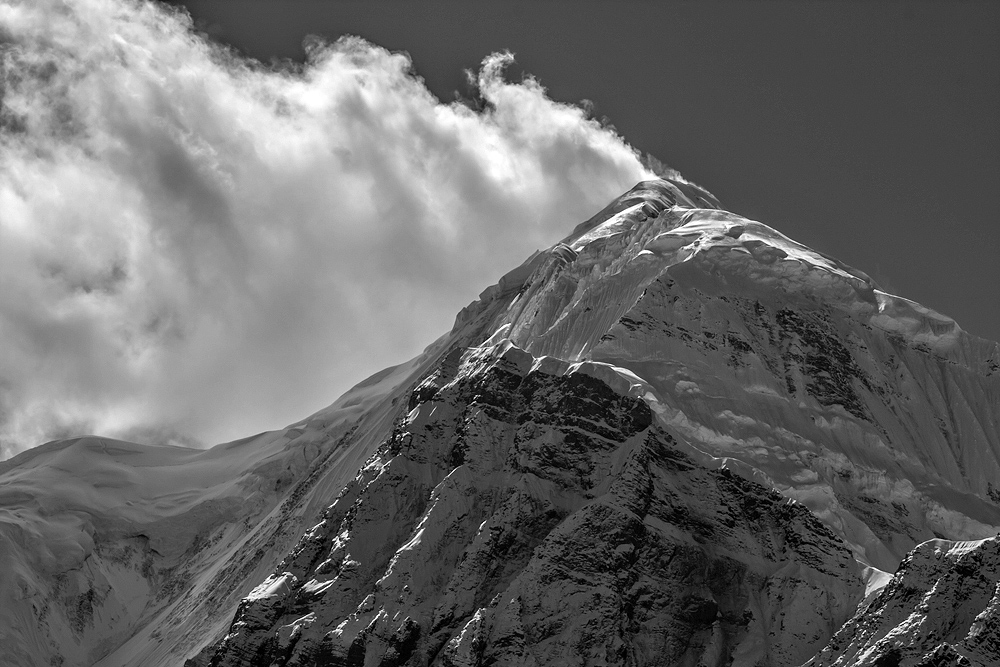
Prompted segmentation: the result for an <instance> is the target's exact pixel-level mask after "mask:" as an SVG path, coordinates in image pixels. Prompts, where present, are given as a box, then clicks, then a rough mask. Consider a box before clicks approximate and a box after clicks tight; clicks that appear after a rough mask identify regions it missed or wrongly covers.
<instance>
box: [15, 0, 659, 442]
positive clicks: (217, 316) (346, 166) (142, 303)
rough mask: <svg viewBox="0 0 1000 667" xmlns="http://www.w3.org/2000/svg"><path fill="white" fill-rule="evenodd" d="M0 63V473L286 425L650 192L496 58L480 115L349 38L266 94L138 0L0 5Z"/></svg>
mask: <svg viewBox="0 0 1000 667" xmlns="http://www.w3.org/2000/svg"><path fill="white" fill-rule="evenodd" d="M0 55H2V61H0V68H2V69H0V75H2V80H0V85H2V88H0V103H2V104H0V340H2V341H3V345H2V346H0V456H8V455H10V454H11V453H12V452H14V451H17V450H19V449H22V448H24V447H27V446H32V445H35V444H38V443H39V442H41V441H42V440H44V439H47V438H51V437H57V436H60V435H65V434H68V433H71V432H81V431H99V432H102V433H105V434H109V435H120V436H126V437H132V438H140V439H142V438H146V439H151V440H158V441H165V440H168V439H175V440H178V441H188V442H202V443H206V444H207V443H211V442H215V441H219V440H223V439H228V438H233V437H237V436H241V435H246V434H248V433H251V432H254V431H256V430H261V429H265V428H272V427H278V426H281V425H283V424H284V423H287V422H289V421H292V420H294V419H297V418H300V417H302V416H303V415H305V414H307V413H308V412H309V411H311V410H313V409H316V408H319V407H321V406H322V405H324V404H325V403H328V402H330V401H331V400H332V399H333V398H335V397H336V395H338V394H339V393H340V392H341V391H343V390H344V389H346V388H347V386H349V385H350V384H352V383H353V382H355V381H357V380H359V379H360V378H361V377H363V376H364V375H365V374H367V373H369V372H372V371H375V370H377V369H379V368H382V367H384V366H385V365H386V363H389V362H392V361H394V360H400V359H404V358H407V357H409V356H412V355H413V354H414V353H415V352H416V351H417V350H418V348H420V347H422V346H423V345H425V344H427V343H428V342H430V341H431V340H432V339H433V338H434V337H435V336H436V335H438V334H439V333H440V332H442V331H443V330H444V329H446V328H447V327H448V326H450V323H451V317H452V315H453V313H454V312H456V311H457V310H458V309H459V308H460V307H461V306H462V305H464V304H465V303H466V302H468V301H469V300H470V299H472V298H474V297H475V294H476V293H477V292H478V291H479V289H480V288H481V287H483V286H485V285H488V284H490V283H491V282H493V281H494V280H495V279H496V277H497V276H498V275H499V274H500V273H502V272H503V271H504V270H505V269H506V268H507V267H509V266H511V265H514V264H516V263H517V262H519V261H520V260H521V259H522V258H523V257H524V256H525V255H526V254H528V253H530V252H531V250H533V249H535V248H537V247H541V246H544V245H547V244H549V243H551V242H552V241H554V240H555V238H556V237H558V236H560V235H561V233H562V232H564V231H565V230H566V229H567V228H569V227H571V226H572V225H573V224H575V223H576V222H577V221H579V220H580V219H583V218H586V217H588V216H589V215H590V214H592V213H593V212H594V211H595V210H597V209H599V208H600V207H601V206H602V205H603V204H604V203H605V202H606V201H607V200H608V199H610V198H611V197H613V196H614V195H615V194H617V193H618V192H620V191H621V190H623V189H625V188H626V187H628V186H630V185H632V184H633V183H634V182H635V181H637V180H639V179H641V178H643V177H645V176H647V175H648V172H646V171H645V170H644V168H643V167H642V166H641V164H640V162H639V160H638V159H637V158H636V154H635V152H634V151H633V150H632V149H631V148H630V147H628V146H627V145H625V144H624V143H623V142H622V140H621V139H620V138H619V137H617V136H616V135H614V134H613V133H612V132H610V131H608V130H607V129H605V128H602V127H601V126H600V125H599V124H598V123H596V122H594V121H592V120H588V119H587V117H586V115H585V113H584V112H583V111H581V110H580V109H578V108H576V107H573V106H567V105H564V104H559V103H556V102H553V101H552V100H550V99H548V98H547V97H546V94H545V91H544V89H543V88H542V87H541V86H540V85H539V84H537V83H536V82H534V81H531V80H528V81H524V82H521V83H510V82H507V81H505V80H504V79H503V76H502V71H503V66H504V64H505V63H506V62H507V60H508V59H509V56H506V55H493V56H491V57H489V58H487V59H486V60H485V61H484V63H483V68H482V69H481V71H480V72H479V74H478V85H479V89H480V92H481V94H482V96H483V98H484V100H485V101H486V102H487V105H486V110H485V111H483V112H480V113H477V112H474V111H472V110H470V109H468V108H467V107H466V106H463V105H461V104H458V103H453V104H442V103H441V102H440V101H439V100H437V99H436V98H435V97H434V96H433V95H432V94H431V93H430V92H429V91H428V90H427V89H426V87H425V86H424V85H423V83H422V81H421V80H420V78H419V77H417V76H416V75H414V74H413V72H412V67H413V65H412V63H411V62H410V60H409V58H408V57H407V56H405V55H401V54H392V53H389V52H387V51H385V50H384V49H382V48H379V47H377V46H375V45H372V44H370V43H367V42H365V41H363V40H360V39H356V38H343V39H341V40H339V41H337V42H336V43H334V44H322V43H319V42H316V43H314V44H312V46H311V47H310V49H309V59H308V62H307V63H306V64H305V65H304V66H303V67H302V68H301V69H300V70H299V71H291V68H289V69H287V70H283V71H278V70H276V69H273V68H266V67H263V66H260V65H259V64H256V63H253V62H247V61H245V60H243V59H241V58H239V57H237V56H234V55H233V54H231V53H229V52H228V51H225V50H223V49H221V48H219V47H218V46H215V45H212V44H210V43H209V42H207V41H206V40H205V39H203V38H202V37H199V36H198V35H196V34H195V33H193V32H192V30H191V23H190V20H189V18H188V17H187V16H185V15H183V14H178V13H176V12H172V11H170V10H167V9H164V8H163V7H160V6H157V5H153V4H149V3H147V2H131V1H129V2H123V1H122V0H63V1H59V0H36V1H34V2H30V3H28V2H24V3H19V2H16V1H15V2H13V3H11V2H3V3H0Z"/></svg>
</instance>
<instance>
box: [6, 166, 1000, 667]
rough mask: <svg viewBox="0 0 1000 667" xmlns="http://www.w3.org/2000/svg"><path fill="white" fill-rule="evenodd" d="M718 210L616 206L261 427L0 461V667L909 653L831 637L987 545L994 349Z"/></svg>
mask: <svg viewBox="0 0 1000 667" xmlns="http://www.w3.org/2000/svg"><path fill="white" fill-rule="evenodd" d="M718 206H719V205H718V202H717V201H716V200H715V198H714V197H712V195H710V194H709V193H708V192H706V191H704V190H702V189H700V188H698V187H696V186H694V185H691V184H689V183H686V182H683V181H680V180H669V181H668V180H657V181H649V182H644V183H640V184H639V185H637V186H636V187H635V188H633V190H631V191H629V192H628V193H626V194H624V195H623V196H622V197H620V198H618V199H617V200H615V201H614V202H612V203H611V204H610V205H609V206H608V207H607V208H605V209H604V210H603V211H601V212H600V213H598V214H597V215H595V216H594V217H593V218H591V219H590V220H588V221H585V222H583V223H581V224H580V225H579V226H578V227H577V228H576V229H575V230H574V231H573V233H572V234H570V235H569V236H568V237H566V238H565V239H563V241H562V242H561V243H559V244H557V245H556V246H554V247H553V248H551V249H549V250H547V251H542V252H538V253H536V254H535V255H533V256H532V257H531V258H529V259H528V261H526V262H525V263H524V264H523V265H522V266H520V267H518V268H516V269H514V270H513V271H511V272H510V273H508V274H507V275H506V276H504V277H503V278H502V279H501V280H500V282H499V283H498V284H497V285H494V286H492V287H490V288H488V289H486V290H485V291H484V292H483V293H482V294H481V295H480V299H479V300H478V301H476V302H474V303H472V304H470V305H469V306H468V307H467V308H465V309H464V310H463V311H462V312H461V313H459V315H458V317H457V318H456V322H455V326H454V328H453V329H452V331H451V332H450V333H448V334H446V335H445V336H443V337H442V338H441V339H439V340H438V341H437V342H435V343H434V344H433V345H431V346H430V347H428V348H427V350H425V352H424V353H423V354H422V355H421V356H419V357H417V358H416V359H414V360H413V361H411V362H409V363H407V364H403V365H401V366H397V367H394V368H390V369H387V370H386V371H383V372H382V373H379V374H376V375H375V376H373V377H372V378H369V380H367V381H365V382H363V383H361V384H360V385H358V386H357V387H355V388H354V389H352V390H351V391H350V392H348V393H347V394H345V395H344V396H343V397H341V398H340V399H339V400H338V401H337V402H336V403H335V404H334V405H332V406H331V407H330V408H327V409H325V410H322V411H320V412H318V413H316V414H315V415H313V416H312V417H309V418H308V419H305V420H303V421H302V422H300V423H298V424H295V425H293V426H291V427H289V428H288V429H286V430H284V431H280V432H275V433H267V434H262V435H260V436H256V437H255V438H252V439H249V440H246V441H240V442H239V443H232V444H228V445H220V446H219V447H216V448H214V449H212V450H209V451H207V452H193V451H190V450H185V449H176V448H150V447H139V446H137V445H130V444H127V443H118V442H113V441H109V440H103V439H99V438H87V439H82V440H78V441H67V442H59V443H50V444H49V445H45V446H43V447H41V448H38V449H36V450H32V451H31V452H28V453H25V454H24V455H22V456H20V457H17V458H15V459H13V460H11V461H10V462H7V463H5V464H0V483H2V484H3V486H0V488H2V489H3V491H2V492H0V494H2V495H0V512H2V514H0V537H2V539H3V540H4V542H3V545H4V546H3V550H2V551H0V557H2V558H4V559H7V560H8V561H9V564H5V567H4V570H3V574H2V575H0V576H2V577H3V579H2V580H0V586H2V590H0V593H2V595H3V596H4V597H3V600H2V605H0V614H4V615H5V616H4V618H3V619H2V624H0V628H3V630H2V632H4V633H5V635H4V637H3V642H2V644H0V651H4V652H6V654H5V655H4V656H3V657H4V658H5V659H7V656H10V657H9V659H8V662H11V664H17V665H34V664H48V662H49V661H56V662H57V661H58V659H59V658H62V659H63V660H64V661H65V662H64V663H63V664H66V665H86V664H92V663H95V662H96V664H98V665H102V666H104V667H112V666H117V665H177V664H179V663H180V662H182V661H183V660H184V659H185V658H191V660H190V663H189V664H190V665H195V666H201V665H215V666H221V665H228V666H236V665H242V666H248V665H267V666H271V665H278V666H282V665H289V666H292V665H295V666H300V667H303V666H305V665H385V666H389V665H404V664H406V665H425V664H434V665H485V664H504V665H536V664H539V665H540V664H553V663H559V662H573V663H580V664H587V665H600V664H630V665H645V664H683V665H689V664H690V665H695V664H700V665H706V666H715V665H720V666H721V665H736V666H744V665H745V666H747V667H750V666H767V665H775V666H778V665H781V666H786V665H788V666H791V665H800V664H802V663H803V662H805V661H807V660H809V659H810V658H812V657H813V656H815V655H817V652H818V651H820V649H822V648H823V647H824V646H827V648H826V649H825V650H824V652H823V653H822V654H820V655H819V656H817V657H816V660H817V661H822V660H826V662H817V663H816V664H817V665H820V664H824V665H825V664H837V665H852V664H856V663H855V662H852V661H854V660H856V657H857V656H861V655H862V654H863V655H875V653H872V652H871V651H870V650H869V647H870V645H873V644H872V643H873V642H877V641H882V639H883V637H885V636H886V633H890V630H892V628H895V630H892V632H894V633H896V634H895V635H893V636H897V635H899V633H901V632H902V633H904V634H905V633H910V634H911V635H912V637H913V638H914V639H913V641H912V642H911V644H913V646H911V647H910V648H908V649H906V651H910V652H906V651H903V653H900V655H901V656H903V657H904V658H907V656H910V655H911V654H912V655H913V656H916V655H917V654H918V653H919V655H920V656H925V655H927V654H928V652H930V651H934V650H937V647H938V644H939V643H940V641H938V640H933V641H937V642H938V643H933V642H932V640H931V639H928V637H934V636H937V635H935V634H934V633H933V632H927V633H924V634H920V633H919V632H917V631H916V630H913V631H912V632H911V630H910V629H908V628H913V627H916V625H914V624H913V623H909V624H907V622H904V621H905V619H902V618H900V619H897V618H896V616H893V615H892V614H888V615H886V614H883V617H884V621H879V623H881V625H879V626H878V628H879V629H873V628H875V626H871V627H869V626H866V625H864V623H862V622H859V621H858V620H857V618H858V617H855V620H853V621H851V623H854V626H853V627H855V628H856V629H855V630H850V631H849V628H851V627H852V626H851V625H850V624H849V625H848V626H845V628H844V630H842V631H841V634H838V635H837V636H836V638H834V640H833V643H830V641H831V638H832V637H833V636H834V633H835V632H837V630H838V628H840V627H841V625H842V624H843V623H844V622H845V621H846V620H847V619H848V618H850V617H851V616H852V614H854V613H855V611H856V608H857V605H858V604H859V603H860V602H862V600H867V601H868V602H867V603H866V604H868V607H865V608H864V609H868V610H874V609H883V608H887V607H886V605H889V602H890V599H891V595H894V593H892V591H894V590H898V589H899V585H897V582H898V581H899V578H900V577H901V576H903V577H905V576H906V575H905V572H906V571H911V570H912V567H911V570H906V569H905V568H904V570H901V573H900V574H897V575H896V578H895V579H892V578H891V577H890V576H889V574H888V573H891V572H893V571H895V570H896V568H897V566H898V565H899V563H900V561H901V560H903V559H904V557H906V558H907V560H906V562H907V563H914V562H917V561H918V560H919V561H920V562H921V563H924V562H925V561H926V564H925V565H921V567H922V568H923V569H922V570H921V572H923V574H921V575H920V576H921V577H923V578H924V579H926V580H927V581H930V580H931V579H932V578H934V577H942V576H946V574H945V570H947V568H950V567H951V564H950V563H951V560H949V559H950V558H951V556H948V557H947V558H945V557H941V558H938V559H937V560H935V559H934V558H924V557H923V556H921V555H920V554H923V553H924V552H925V551H927V549H936V550H937V551H936V552H935V553H938V552H940V553H947V554H957V553H958V552H959V551H962V550H963V549H965V550H966V551H967V550H969V549H970V548H971V547H968V546H967V545H965V546H961V545H960V546H954V545H953V544H952V543H951V542H948V540H958V541H970V540H984V539H986V538H990V537H992V536H994V535H996V534H997V532H998V531H1000V506H998V503H1000V488H998V487H997V486H996V485H997V480H998V479H1000V431H998V428H1000V427H998V422H1000V349H998V346H997V345H996V344H995V343H990V342H987V341H983V340H980V339H977V338H974V337H972V336H969V335H967V334H965V333H964V332H963V331H962V330H961V329H960V328H959V327H958V326H957V325H956V324H955V323H954V322H953V321H951V320H950V319H948V318H946V317H944V316H942V315H939V314H937V313H934V312H932V311H930V310H928V309H926V308H923V307H921V306H919V305H917V304H915V303H913V302H910V301H907V300H906V299H902V298H900V297H897V296H893V295H890V294H887V293H885V292H883V291H881V290H879V289H878V288H877V286H876V285H874V284H873V282H872V281H871V280H870V279H869V278H868V277H867V276H866V275H865V274H864V273H861V272H860V271H857V270H855V269H852V268H851V267H848V266H845V265H843V264H842V263H840V262H838V261H836V260H834V259H832V258H829V257H826V256H824V255H822V254H820V253H817V252H815V251H813V250H810V249H809V248H806V247H804V246H802V245H800V244H798V243H796V242H794V241H792V240H791V239H788V238H787V237H785V236H783V235H782V234H780V233H778V232H776V231H775V230H773V229H771V228H769V227H767V226H765V225H763V224H760V223H757V222H754V221H751V220H747V219H745V218H741V217H739V216H737V215H735V214H732V213H729V212H726V211H723V210H720V209H719V208H718ZM323 508H326V509H325V511H322V510H323ZM321 511H322V514H321ZM317 521H318V523H317ZM309 526H311V528H310V527H309ZM303 533H304V535H303ZM300 536H301V537H300ZM296 540H297V541H296ZM927 540H935V541H933V542H929V543H928V542H927ZM920 543H926V544H924V546H922V547H920V548H919V549H918V550H917V551H916V552H913V555H910V556H909V557H907V556H906V554H907V552H909V551H910V550H911V549H913V548H914V547H915V546H916V545H918V544H920ZM928 544H930V545H935V546H931V547H928ZM977 544H988V542H986V543H977ZM976 548H977V549H979V548H980V547H976ZM963 553H964V552H963ZM956 557H957V556H956ZM921 559H923V560H921ZM908 567H910V566H908ZM935 568H938V569H940V568H944V570H941V571H940V572H938V569H935ZM952 569H954V568H952ZM949 571H950V570H949ZM922 580H923V579H922ZM886 581H891V582H890V584H889V585H888V586H887V587H886V588H885V589H884V590H883V592H882V593H881V595H880V596H877V595H876V592H877V591H878V589H879V587H880V586H882V585H885V582H886ZM987 583H988V582H987ZM907 585H909V584H907ZM893 587H895V588H893ZM984 590H985V589H984ZM983 595H986V593H983ZM980 597H982V596H980ZM241 598H242V601H240V599H241ZM953 598H954V599H956V600H957V599H960V598H959V597H955V596H953ZM949 599H951V598H949ZM976 599H977V600H978V598H976ZM880 601H882V602H880ZM990 604H992V603H989V604H984V605H982V608H979V609H976V610H973V609H972V608H971V607H969V608H968V609H965V610H964V611H963V612H962V614H964V616H963V615H962V614H958V612H956V618H959V617H961V618H965V616H969V618H972V619H978V616H977V615H979V614H980V613H984V614H985V613H986V611H984V609H986V608H987V607H989V605H990ZM237 605H238V607H237ZM993 606H994V607H995V606H996V605H995V604H994V605H993ZM989 608H990V609H992V607H989ZM987 611H988V610H987ZM994 611H995V610H994ZM861 613H863V614H864V613H868V612H867V611H863V612H861ZM970 614H971V616H970ZM993 615H994V616H995V614H993ZM987 616H988V618H987V617H983V618H984V619H985V620H984V621H983V623H987V625H988V624H989V623H992V621H991V620H990V619H991V618H993V617H992V616H989V615H987ZM966 620H968V619H966ZM978 622H979V621H978V620H976V621H975V622H973V621H970V623H971V625H969V624H966V625H969V627H970V628H974V627H979V626H976V625H975V623H978ZM963 623H964V621H963ZM994 625H995V624H994ZM994 625H990V626H989V627H991V628H994V631H995V627H994ZM883 626H884V628H883ZM928 627H929V626H928ZM983 627H986V626H983ZM857 628H862V630H864V631H862V630H857ZM866 628H867V629H866ZM899 628H904V629H903V630H899ZM883 629H884V632H883ZM847 632H850V633H853V634H850V636H849V637H848V636H847V635H844V633H847ZM921 632H922V631H921ZM965 632H966V634H967V635H968V636H970V637H971V636H972V635H971V634H969V633H972V632H973V630H970V629H968V628H966V630H965ZM879 633H881V634H879ZM914 633H915V634H914ZM890 634H891V633H890ZM980 634H982V632H980ZM987 634H988V633H987ZM842 635H844V638H841V637H842ZM907 636H910V635H907ZM977 636H979V635H977ZM963 637H965V635H963ZM962 641H965V640H962ZM969 641H971V640H969ZM929 642H931V643H933V645H931V643H929ZM960 643H961V642H960V641H959V639H956V640H955V642H952V644H953V645H954V646H959V644H960ZM918 644H919V646H917V645H918ZM952 644H949V645H950V646H951V645H952ZM966 644H968V641H967V642H966ZM880 645H881V644H880ZM900 645H901V644H900ZM925 645H926V646H925ZM203 646H204V649H203V650H201V651H200V652H199V650H198V649H199V648H201V647H203ZM845 646H850V647H852V648H850V649H849V651H848V649H844V648H842V647H845ZM885 646H888V648H887V649H886V650H888V649H889V648H892V647H893V646H896V644H893V645H892V646H889V645H888V644H886V645H885ZM914 646H916V648H914ZM954 646H953V648H954ZM962 646H965V644H962ZM970 646H971V644H970ZM977 646H979V648H976V649H975V651H978V653H975V655H974V657H976V659H982V656H989V655H994V657H995V658H996V659H997V660H1000V655H995V652H994V654H990V653H989V651H990V650H993V649H992V648H990V647H991V646H992V645H991V644H989V642H986V644H983V643H982V642H980V644H977ZM983 646H985V648H983ZM831 647H832V648H831ZM994 648H995V647H994ZM911 649H912V650H911ZM925 649H926V650H925ZM880 650H881V649H880ZM893 650H895V649H893ZM900 650H902V649H900ZM921 650H923V653H920V651H921ZM940 650H941V651H946V650H952V649H940ZM954 650H964V649H961V647H959V648H957V649H954ZM845 651H846V652H845ZM866 651H867V652H866ZM969 651H972V649H969ZM879 655H881V654H879ZM887 655H889V658H887V659H894V658H892V656H894V655H896V654H891V655H890V654H887ZM942 655H943V654H942ZM949 655H950V654H949ZM963 655H965V654H963ZM968 655H973V654H972V653H968ZM945 657H947V656H945ZM907 659H908V658H907ZM942 659H944V658H942ZM833 660H839V661H838V662H832V661H833ZM857 664H868V663H857ZM871 664H873V665H875V664H878V665H881V664H882V663H878V662H873V663H871ZM885 664H889V663H885ZM893 664H895V663H893ZM900 664H909V663H905V662H904V663H900ZM914 664H915V663H914ZM935 664H936V663H935ZM942 664H951V663H942Z"/></svg>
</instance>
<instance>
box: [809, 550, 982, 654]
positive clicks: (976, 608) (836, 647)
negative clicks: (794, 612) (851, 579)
mask: <svg viewBox="0 0 1000 667" xmlns="http://www.w3.org/2000/svg"><path fill="white" fill-rule="evenodd" d="M997 664H1000V539H998V538H992V539H988V540H981V541H977V542H948V541H945V540H930V541H928V542H924V543H923V544H921V545H920V546H918V547H917V548H916V549H914V550H913V551H912V552H911V553H910V554H909V555H908V556H907V557H906V559H905V560H904V561H903V563H902V564H901V565H900V567H899V571H898V572H896V575H895V576H894V577H893V578H892V580H891V581H890V582H889V583H888V584H887V585H886V586H885V587H884V588H883V589H882V590H881V591H880V592H879V593H878V594H877V596H876V597H875V598H874V599H873V600H871V601H870V602H869V603H868V604H866V605H864V606H862V608H861V609H859V610H858V613H857V614H856V615H855V616H854V618H852V619H851V620H850V621H849V622H848V623H846V624H845V625H844V627H843V628H842V629H841V630H840V631H839V632H838V633H837V634H836V636H835V637H834V638H833V640H832V641H831V642H830V644H829V645H828V646H827V647H826V648H824V649H823V651H822V652H820V653H819V655H817V656H816V657H815V658H813V659H812V660H810V661H809V663H807V667H847V666H851V667H880V666H882V665H893V666H895V667H918V666H919V667H990V666H992V665H997Z"/></svg>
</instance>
